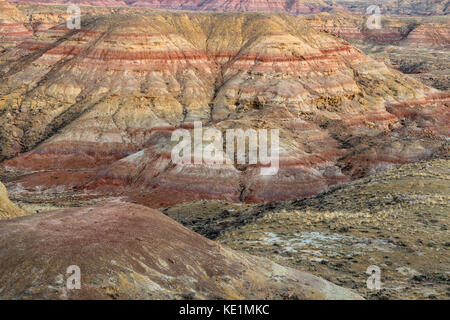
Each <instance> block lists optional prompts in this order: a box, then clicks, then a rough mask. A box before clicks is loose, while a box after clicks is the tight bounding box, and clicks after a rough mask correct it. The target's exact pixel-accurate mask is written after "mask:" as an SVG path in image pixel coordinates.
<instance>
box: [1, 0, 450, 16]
mask: <svg viewBox="0 0 450 320" xmlns="http://www.w3.org/2000/svg"><path fill="white" fill-rule="evenodd" d="M10 2H12V3H52V4H54V3H60V4H64V3H68V4H74V3H76V4H80V5H94V6H133V7H147V8H154V9H177V10H194V11H222V12H223V11H228V12H237V11H238V12H242V11H258V12H284V13H290V14H305V13H314V12H319V11H330V10H332V9H340V10H345V11H351V12H357V13H365V12H366V9H367V8H368V7H369V6H371V5H374V4H375V5H379V6H380V8H381V11H382V13H383V14H385V13H388V14H400V15H443V14H447V13H448V10H449V6H448V1H441V0H431V1H421V0H389V1H383V2H381V3H374V2H373V1H370V0H226V1H225V0H70V1H69V0H57V1H54V0H10Z"/></svg>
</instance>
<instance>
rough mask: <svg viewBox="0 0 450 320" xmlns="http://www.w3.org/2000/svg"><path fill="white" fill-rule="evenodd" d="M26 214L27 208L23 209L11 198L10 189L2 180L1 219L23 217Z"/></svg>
mask: <svg viewBox="0 0 450 320" xmlns="http://www.w3.org/2000/svg"><path fill="white" fill-rule="evenodd" d="M26 214H27V212H26V211H25V210H22V209H21V208H19V207H18V206H16V205H15V204H14V203H12V202H11V201H10V200H9V198H8V191H7V190H6V188H5V186H4V185H3V184H2V183H1V182H0V220H3V219H11V218H16V217H21V216H24V215H26Z"/></svg>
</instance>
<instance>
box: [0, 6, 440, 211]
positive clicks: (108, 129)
mask: <svg viewBox="0 0 450 320" xmlns="http://www.w3.org/2000/svg"><path fill="white" fill-rule="evenodd" d="M224 30H227V32H226V33H224ZM0 61H3V64H2V65H1V70H2V79H3V80H2V82H1V83H0V105H1V106H2V108H1V109H0V112H1V115H2V117H1V118H0V124H1V125H2V128H3V129H2V131H1V132H0V139H1V155H2V157H3V158H6V157H14V156H15V155H19V156H18V157H15V158H14V159H11V160H8V161H5V162H3V163H2V166H3V168H4V169H5V172H15V173H16V177H15V178H14V179H13V180H9V181H8V182H10V183H12V184H13V183H15V184H18V185H21V186H22V187H23V188H24V189H21V190H22V191H23V190H25V191H27V190H28V191H29V192H36V191H39V192H42V190H48V191H51V192H53V191H55V190H59V191H61V190H64V192H68V191H77V192H78V191H83V192H88V193H95V194H111V195H124V196H127V197H129V198H131V199H133V201H137V202H139V203H143V204H147V205H150V206H155V207H165V206H167V205H170V204H174V203H179V202H184V201H189V200H196V199H226V200H229V201H245V202H259V201H266V200H277V199H278V200H279V199H292V198H295V197H307V196H313V195H315V194H317V193H319V192H321V191H323V190H326V189H328V188H329V187H330V186H333V185H336V184H339V183H343V182H346V181H349V180H351V179H354V178H358V177H361V176H365V175H368V174H372V173H374V172H377V171H379V170H384V169H385V168H389V167H391V166H395V165H398V164H402V163H406V162H410V161H417V160H420V159H426V158H428V157H431V156H432V155H433V154H434V152H437V151H438V150H440V149H441V148H442V147H443V145H444V144H445V143H446V142H445V141H446V140H445V139H446V137H447V136H448V128H449V126H448V123H449V122H448V117H449V112H448V96H447V95H444V94H440V93H438V92H437V91H436V90H433V89H430V88H427V87H426V86H424V85H422V84H421V83H419V82H417V81H415V80H413V79H411V78H409V77H407V76H405V75H403V74H401V73H398V72H396V71H394V70H391V69H389V68H387V67H386V66H385V65H384V64H382V63H379V62H376V61H375V60H372V59H370V58H368V57H367V56H365V55H364V54H363V53H362V52H361V51H359V50H358V49H356V48H354V47H353V46H351V45H350V44H349V43H347V42H345V41H343V40H342V39H339V38H336V37H333V36H330V35H327V34H324V33H320V32H317V31H314V30H312V29H310V28H308V26H307V24H306V23H305V21H304V20H303V19H302V18H295V17H292V16H283V15H269V14H196V13H189V14H186V13H150V14H127V15H107V16H95V17H91V18H88V19H85V20H84V23H83V29H81V30H67V29H65V28H64V27H55V28H52V29H51V30H48V31H46V32H41V33H39V34H36V35H35V36H34V37H33V38H32V39H30V40H28V41H25V42H23V43H21V44H20V45H19V46H17V47H15V48H13V49H11V50H9V51H8V52H6V53H5V54H3V55H1V56H0ZM398 102H404V103H410V104H412V105H411V106H414V108H413V110H409V109H408V112H397V111H396V110H398V108H400V107H398V108H397V107H395V105H396V104H397V103H398ZM391 105H392V106H393V107H389V108H387V106H391ZM410 112H413V114H414V116H409V115H410V114H411V113H410ZM193 121H202V122H203V125H204V127H214V128H217V129H219V130H220V131H222V132H225V130H227V129H230V128H243V129H248V128H254V129H258V128H266V129H271V128H272V129H280V149H281V151H280V152H281V155H280V170H279V172H278V174H277V175H275V176H270V177H262V176H261V175H260V169H261V168H260V166H258V165H256V166H254V165H244V166H236V165H217V166H212V165H207V164H205V163H203V164H201V165H191V164H185V165H175V164H174V163H172V161H171V158H170V153H171V150H172V147H173V146H174V142H171V141H170V139H171V134H172V132H173V130H175V129H177V128H186V129H189V130H190V129H192V127H193ZM418 137H420V139H418ZM29 150H32V151H30V152H27V151H29ZM368 150H370V152H368ZM24 152H27V153H24ZM21 153H24V154H22V155H20V154H21ZM31 171H32V172H31ZM18 173H20V174H18ZM23 173H30V174H27V175H21V174H23ZM52 190H53V191H52ZM59 191H58V192H59Z"/></svg>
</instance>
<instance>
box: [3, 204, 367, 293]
mask: <svg viewBox="0 0 450 320" xmlns="http://www.w3.org/2000/svg"><path fill="white" fill-rule="evenodd" d="M0 256H1V257H2V259H0V267H1V268H0V270H1V271H0V288H2V290H1V292H0V297H1V299H2V300H4V299H359V298H360V297H359V296H358V295H356V294H355V293H353V292H352V291H350V290H348V289H342V288H340V287H338V286H336V285H333V284H331V283H330V282H328V281H325V280H323V279H321V278H318V277H316V276H312V275H309V274H307V273H304V272H301V271H297V270H294V269H291V268H286V267H282V266H280V265H277V264H275V263H272V262H270V261H269V260H266V259H263V258H258V257H254V256H250V255H247V254H242V253H239V252H236V251H232V250H230V249H228V248H226V247H224V246H221V245H218V244H216V243H214V242H213V241H210V240H207V239H206V238H203V237H202V236H200V235H198V234H196V233H194V232H192V231H190V230H188V229H186V228H184V227H183V226H181V225H179V224H178V223H176V222H175V221H173V220H171V219H170V218H168V217H166V216H164V215H163V214H162V213H160V212H157V211H155V210H152V209H149V208H146V207H142V206H138V205H133V204H129V203H118V202H112V203H106V204H102V205H99V206H95V207H87V208H73V209H65V210H59V211H52V212H47V213H43V214H35V215H32V216H28V217H25V218H20V219H16V220H12V221H3V222H0ZM73 265H75V266H78V267H79V268H80V289H79V290H70V289H69V288H67V287H66V279H67V278H68V277H69V276H70V275H71V274H72V272H73V271H71V273H69V274H66V270H67V268H68V267H69V266H73Z"/></svg>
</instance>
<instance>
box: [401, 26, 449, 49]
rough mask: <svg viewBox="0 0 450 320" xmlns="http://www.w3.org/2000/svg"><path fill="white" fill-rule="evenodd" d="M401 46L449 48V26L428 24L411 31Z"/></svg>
mask: <svg viewBox="0 0 450 320" xmlns="http://www.w3.org/2000/svg"><path fill="white" fill-rule="evenodd" d="M402 44H403V45H415V46H434V47H442V48H449V47H450V24H435V23H428V24H423V25H420V26H419V27H417V28H415V29H414V30H412V31H411V32H410V33H409V34H408V36H407V37H406V39H404V40H403V41H402Z"/></svg>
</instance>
